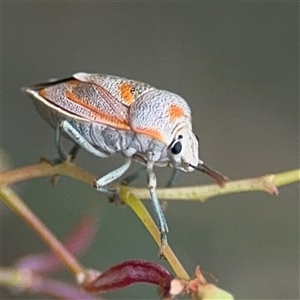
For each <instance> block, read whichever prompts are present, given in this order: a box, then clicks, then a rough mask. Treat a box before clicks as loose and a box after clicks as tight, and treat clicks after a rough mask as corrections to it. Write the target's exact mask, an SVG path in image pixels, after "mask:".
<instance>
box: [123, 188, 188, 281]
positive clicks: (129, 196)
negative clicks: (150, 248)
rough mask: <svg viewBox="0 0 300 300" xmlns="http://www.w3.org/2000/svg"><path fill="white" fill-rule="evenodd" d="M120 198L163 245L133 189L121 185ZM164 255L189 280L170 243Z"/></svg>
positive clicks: (164, 250)
mask: <svg viewBox="0 0 300 300" xmlns="http://www.w3.org/2000/svg"><path fill="white" fill-rule="evenodd" d="M119 197H120V200H121V201H122V202H124V203H126V204H127V205H128V206H129V207H130V208H131V209H132V210H133V211H134V213H135V214H136V215H137V216H138V217H139V219H140V220H141V221H142V223H143V224H144V225H145V227H146V228H147V229H148V231H149V232H150V234H151V236H152V237H153V239H154V240H155V242H156V243H157V244H158V246H159V247H160V246H161V240H160V232H159V230H158V228H157V226H156V224H155V223H154V221H153V219H152V218H151V216H150V214H149V212H148V210H147V209H146V208H145V206H144V205H143V203H142V202H141V201H140V200H139V199H138V198H136V197H135V195H134V194H133V193H132V192H131V190H130V189H129V188H127V187H121V188H120V193H119ZM162 251H163V255H164V257H165V258H166V259H167V261H168V262H169V264H170V265H171V267H172V268H173V270H174V272H175V273H176V275H177V276H178V277H179V278H182V279H184V280H189V278H190V277H189V275H188V273H187V272H186V271H185V269H184V268H183V266H182V265H181V263H180V261H179V260H178V258H177V257H176V255H175V254H174V252H173V250H172V249H171V248H170V246H169V245H165V246H164V247H163V249H162Z"/></svg>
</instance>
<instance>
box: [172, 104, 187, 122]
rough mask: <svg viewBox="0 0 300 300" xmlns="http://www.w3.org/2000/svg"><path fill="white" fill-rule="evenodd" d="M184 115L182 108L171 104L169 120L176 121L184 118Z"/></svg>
mask: <svg viewBox="0 0 300 300" xmlns="http://www.w3.org/2000/svg"><path fill="white" fill-rule="evenodd" d="M183 115H184V111H183V109H182V108H181V107H179V106H177V105H176V104H171V105H170V107H169V118H170V121H174V120H176V119H179V118H182V117H183Z"/></svg>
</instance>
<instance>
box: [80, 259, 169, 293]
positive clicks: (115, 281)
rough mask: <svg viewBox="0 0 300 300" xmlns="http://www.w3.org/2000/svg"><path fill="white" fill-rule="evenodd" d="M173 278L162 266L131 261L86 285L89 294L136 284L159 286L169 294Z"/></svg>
mask: <svg viewBox="0 0 300 300" xmlns="http://www.w3.org/2000/svg"><path fill="white" fill-rule="evenodd" d="M172 279H173V276H172V275H171V274H170V273H169V272H168V271H167V270H166V269H165V268H164V267H162V266H160V265H158V264H155V263H152V262H149V261H145V260H130V261H125V262H123V263H121V264H118V265H115V266H113V267H112V268H110V269H108V270H107V271H105V272H104V273H102V274H101V275H99V276H98V277H97V278H96V279H94V280H93V281H91V282H88V283H86V284H85V285H84V287H83V288H84V289H85V290H86V291H87V292H90V293H92V292H108V291H112V290H117V289H121V288H124V287H127V286H129V285H131V284H134V283H140V282H146V283H151V284H155V285H158V286H159V287H160V288H162V290H163V293H165V292H168V290H169V286H170V282H171V280H172Z"/></svg>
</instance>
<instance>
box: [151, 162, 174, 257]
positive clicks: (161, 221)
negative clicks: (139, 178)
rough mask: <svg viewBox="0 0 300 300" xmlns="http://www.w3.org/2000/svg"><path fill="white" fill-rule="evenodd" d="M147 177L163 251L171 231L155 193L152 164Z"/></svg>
mask: <svg viewBox="0 0 300 300" xmlns="http://www.w3.org/2000/svg"><path fill="white" fill-rule="evenodd" d="M147 175H148V189H149V192H150V197H151V201H152V205H153V208H154V213H155V216H156V219H157V222H158V228H159V231H160V239H161V249H162V248H163V247H164V246H165V245H166V244H167V233H168V232H169V229H168V225H167V221H166V219H165V216H164V214H163V211H162V209H161V206H160V203H159V200H158V199H157V196H156V193H155V188H156V176H155V174H154V172H153V163H152V162H148V163H147ZM161 254H162V253H161Z"/></svg>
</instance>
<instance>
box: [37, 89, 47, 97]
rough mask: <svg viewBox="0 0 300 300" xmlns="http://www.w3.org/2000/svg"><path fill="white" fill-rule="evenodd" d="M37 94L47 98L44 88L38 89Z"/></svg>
mask: <svg viewBox="0 0 300 300" xmlns="http://www.w3.org/2000/svg"><path fill="white" fill-rule="evenodd" d="M39 95H40V96H41V97H43V98H45V99H46V98H47V91H46V89H42V90H40V91H39Z"/></svg>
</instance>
